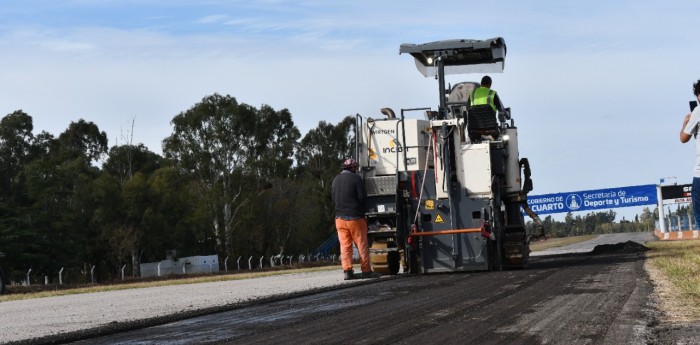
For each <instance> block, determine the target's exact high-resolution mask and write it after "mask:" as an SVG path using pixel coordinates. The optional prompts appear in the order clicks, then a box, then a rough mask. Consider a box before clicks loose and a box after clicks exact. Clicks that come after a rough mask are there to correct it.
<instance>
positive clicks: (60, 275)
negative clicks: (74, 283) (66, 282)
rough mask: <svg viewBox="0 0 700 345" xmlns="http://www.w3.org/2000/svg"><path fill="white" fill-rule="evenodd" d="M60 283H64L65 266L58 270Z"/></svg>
mask: <svg viewBox="0 0 700 345" xmlns="http://www.w3.org/2000/svg"><path fill="white" fill-rule="evenodd" d="M58 285H63V267H61V270H60V271H58Z"/></svg>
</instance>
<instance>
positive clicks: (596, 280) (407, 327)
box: [80, 233, 664, 344]
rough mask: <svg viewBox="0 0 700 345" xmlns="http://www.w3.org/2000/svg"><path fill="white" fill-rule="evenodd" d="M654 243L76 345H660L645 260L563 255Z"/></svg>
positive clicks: (370, 287)
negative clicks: (296, 344) (347, 344)
mask: <svg viewBox="0 0 700 345" xmlns="http://www.w3.org/2000/svg"><path fill="white" fill-rule="evenodd" d="M653 239H654V237H653V235H652V234H648V233H647V234H642V233H631V234H612V235H603V236H600V237H598V238H597V239H594V240H591V241H587V242H585V243H579V244H576V245H572V246H569V248H568V249H567V248H558V249H556V250H548V251H546V252H545V253H539V254H537V255H535V256H533V258H532V260H531V263H530V265H529V267H528V268H527V269H524V270H512V271H501V272H478V273H454V274H430V275H422V276H398V277H395V278H382V279H378V280H373V281H371V283H369V284H362V285H352V286H344V287H341V288H338V289H335V290H332V291H324V292H319V293H313V294H308V295H305V296H298V297H294V298H285V299H280V300H276V301H269V302H265V303H254V304H252V305H248V306H246V307H241V308H237V309H232V310H230V311H226V312H220V313H212V314H209V315H204V316H199V317H194V318H188V319H186V320H180V321H176V322H170V323H164V324H161V325H158V326H154V327H148V328H142V329H137V330H133V331H129V332H118V333H114V334H109V335H106V336H103V337H97V338H90V339H86V340H84V341H82V342H80V343H84V344H191V343H200V344H202V343H203V344H207V343H209V344H222V343H223V344H228V343H230V344H290V343H304V344H336V343H337V344H341V343H358V344H425V343H443V344H452V343H459V344H462V343H477V344H644V343H664V338H663V336H664V335H663V334H660V332H658V330H657V329H655V325H656V324H658V322H657V321H656V320H655V315H656V310H655V309H654V305H653V303H651V292H652V286H651V284H650V282H649V279H648V276H647V275H646V272H645V271H644V267H643V263H644V252H643V251H641V250H631V251H619V252H602V253H596V254H595V255H593V254H590V253H588V254H581V253H579V254H565V255H563V254H562V253H563V251H567V250H569V251H574V252H577V253H578V252H581V251H586V252H590V251H591V250H592V249H593V248H594V247H595V246H596V245H600V244H617V243H625V242H627V241H635V242H637V243H644V242H646V241H649V240H653ZM633 249H635V248H634V247H633ZM636 249H639V248H636ZM336 274H338V275H339V274H340V272H337V273H336ZM289 279H294V278H293V277H291V276H290V277H289Z"/></svg>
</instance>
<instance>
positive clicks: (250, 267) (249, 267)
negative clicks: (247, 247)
mask: <svg viewBox="0 0 700 345" xmlns="http://www.w3.org/2000/svg"><path fill="white" fill-rule="evenodd" d="M252 260H253V256H252V255H251V256H250V257H249V258H248V270H249V271H250V270H252V269H253V266H252V264H251V263H250V262H251V261H252Z"/></svg>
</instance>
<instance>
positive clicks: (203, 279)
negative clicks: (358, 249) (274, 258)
mask: <svg viewBox="0 0 700 345" xmlns="http://www.w3.org/2000/svg"><path fill="white" fill-rule="evenodd" d="M338 269H339V266H321V267H311V268H299V269H287V270H278V271H266V272H251V273H236V274H220V275H206V276H198V277H188V278H178V279H167V278H164V279H161V280H156V281H149V282H137V283H126V284H113V285H96V286H86V287H80V288H74V289H64V290H52V291H41V292H34V293H13V294H8V295H3V296H0V302H5V301H17V300H24V299H32V298H43V297H53V296H65V295H75V294H82V293H92V292H104V291H117V290H126V289H141V288H149V287H157V286H170V285H183V284H199V283H210V282H222V281H231V280H241V279H250V278H260V277H269V276H276V275H282V274H291V273H308V272H318V271H328V270H338Z"/></svg>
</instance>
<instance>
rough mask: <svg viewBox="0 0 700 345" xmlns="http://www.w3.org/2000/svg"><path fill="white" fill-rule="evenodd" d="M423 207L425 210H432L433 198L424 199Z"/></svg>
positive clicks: (433, 205)
mask: <svg viewBox="0 0 700 345" xmlns="http://www.w3.org/2000/svg"><path fill="white" fill-rule="evenodd" d="M425 209H426V210H434V209H435V201H434V200H426V201H425Z"/></svg>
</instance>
